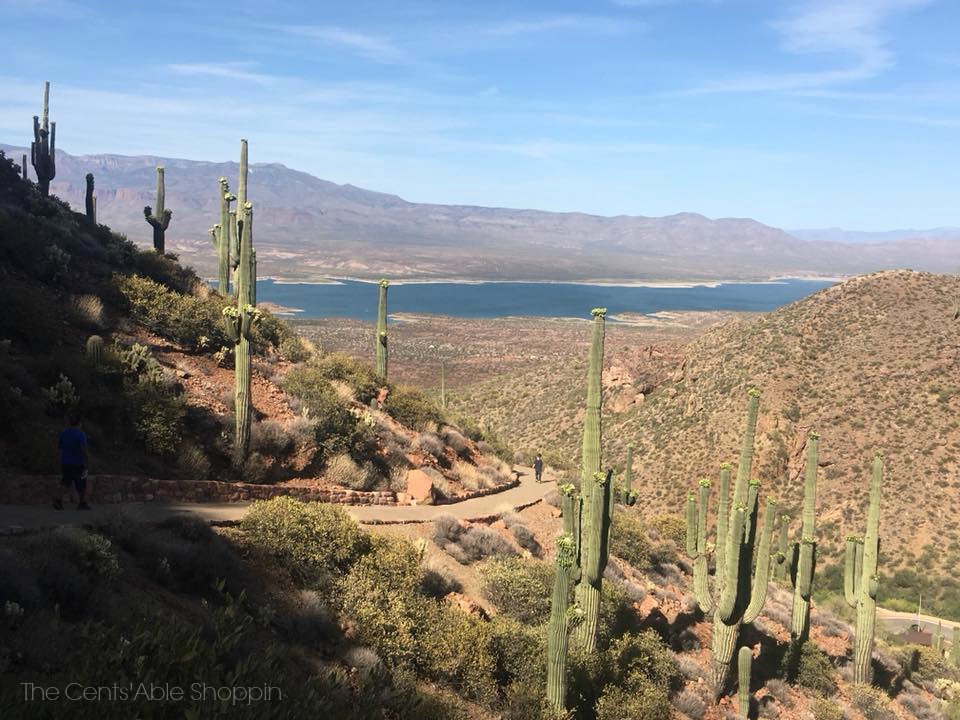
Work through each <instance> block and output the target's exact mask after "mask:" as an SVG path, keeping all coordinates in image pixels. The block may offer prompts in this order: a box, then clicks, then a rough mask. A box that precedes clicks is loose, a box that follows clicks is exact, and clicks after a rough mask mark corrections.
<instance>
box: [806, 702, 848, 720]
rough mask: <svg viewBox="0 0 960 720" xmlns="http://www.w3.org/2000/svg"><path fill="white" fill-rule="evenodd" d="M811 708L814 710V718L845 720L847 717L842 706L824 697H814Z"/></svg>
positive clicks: (819, 719)
mask: <svg viewBox="0 0 960 720" xmlns="http://www.w3.org/2000/svg"><path fill="white" fill-rule="evenodd" d="M810 710H811V712H813V720H843V719H844V717H846V715H845V714H844V712H843V708H842V707H840V706H839V705H837V704H836V703H835V702H834V701H833V700H828V699H827V698H822V697H815V698H813V701H812V702H811V703H810Z"/></svg>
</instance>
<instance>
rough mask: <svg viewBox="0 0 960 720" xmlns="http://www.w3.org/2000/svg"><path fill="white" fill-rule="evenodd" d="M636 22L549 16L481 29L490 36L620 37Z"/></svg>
mask: <svg viewBox="0 0 960 720" xmlns="http://www.w3.org/2000/svg"><path fill="white" fill-rule="evenodd" d="M638 27H642V26H640V25H639V24H638V23H637V22H635V21H631V20H624V19H623V18H617V17H609V16H606V15H549V16H544V17H536V18H518V19H514V20H504V21H502V22H497V23H493V24H490V25H487V26H485V27H483V28H482V29H483V30H484V31H485V32H487V33H489V34H491V35H531V34H537V33H547V32H565V31H574V32H580V33H589V34H593V35H622V34H624V33H626V32H630V31H632V30H636V29H637V28H638Z"/></svg>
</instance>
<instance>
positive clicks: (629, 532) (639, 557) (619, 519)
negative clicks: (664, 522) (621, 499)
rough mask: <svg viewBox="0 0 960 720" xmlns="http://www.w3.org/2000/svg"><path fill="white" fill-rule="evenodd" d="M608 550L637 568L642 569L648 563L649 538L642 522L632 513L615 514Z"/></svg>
mask: <svg viewBox="0 0 960 720" xmlns="http://www.w3.org/2000/svg"><path fill="white" fill-rule="evenodd" d="M610 552H611V553H612V554H613V555H616V556H617V557H618V558H621V559H622V560H626V561H627V562H628V563H630V564H631V565H632V566H633V567H634V568H636V569H637V570H643V569H645V568H646V567H648V565H649V564H650V553H651V544H650V540H649V539H648V538H647V533H646V531H645V530H644V528H643V523H641V522H640V520H639V519H638V518H636V517H635V516H634V515H632V514H631V515H628V514H627V513H618V514H617V516H616V518H615V519H614V522H613V528H612V530H611V537H610Z"/></svg>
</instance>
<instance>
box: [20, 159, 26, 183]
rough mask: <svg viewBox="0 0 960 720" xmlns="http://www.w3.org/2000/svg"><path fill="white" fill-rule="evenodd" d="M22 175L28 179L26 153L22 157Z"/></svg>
mask: <svg viewBox="0 0 960 720" xmlns="http://www.w3.org/2000/svg"><path fill="white" fill-rule="evenodd" d="M20 176H21V177H22V178H23V179H24V180H26V179H27V154H26V153H24V154H23V157H22V158H20Z"/></svg>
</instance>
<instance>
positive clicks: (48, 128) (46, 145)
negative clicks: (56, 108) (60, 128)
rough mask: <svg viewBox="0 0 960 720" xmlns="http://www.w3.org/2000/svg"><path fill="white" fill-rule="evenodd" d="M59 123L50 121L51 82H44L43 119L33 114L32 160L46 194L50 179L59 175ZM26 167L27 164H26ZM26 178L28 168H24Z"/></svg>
mask: <svg viewBox="0 0 960 720" xmlns="http://www.w3.org/2000/svg"><path fill="white" fill-rule="evenodd" d="M56 145H57V124H56V123H52V122H50V83H49V82H45V83H44V84H43V120H42V121H41V120H40V117H38V116H37V115H34V116H33V142H32V143H31V144H30V162H31V163H33V170H34V172H36V173H37V187H39V188H40V192H41V193H43V194H44V195H49V194H50V181H51V180H53V179H54V178H55V177H56V176H57V158H56V155H57V149H56ZM24 167H26V164H24ZM24 179H26V169H24Z"/></svg>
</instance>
